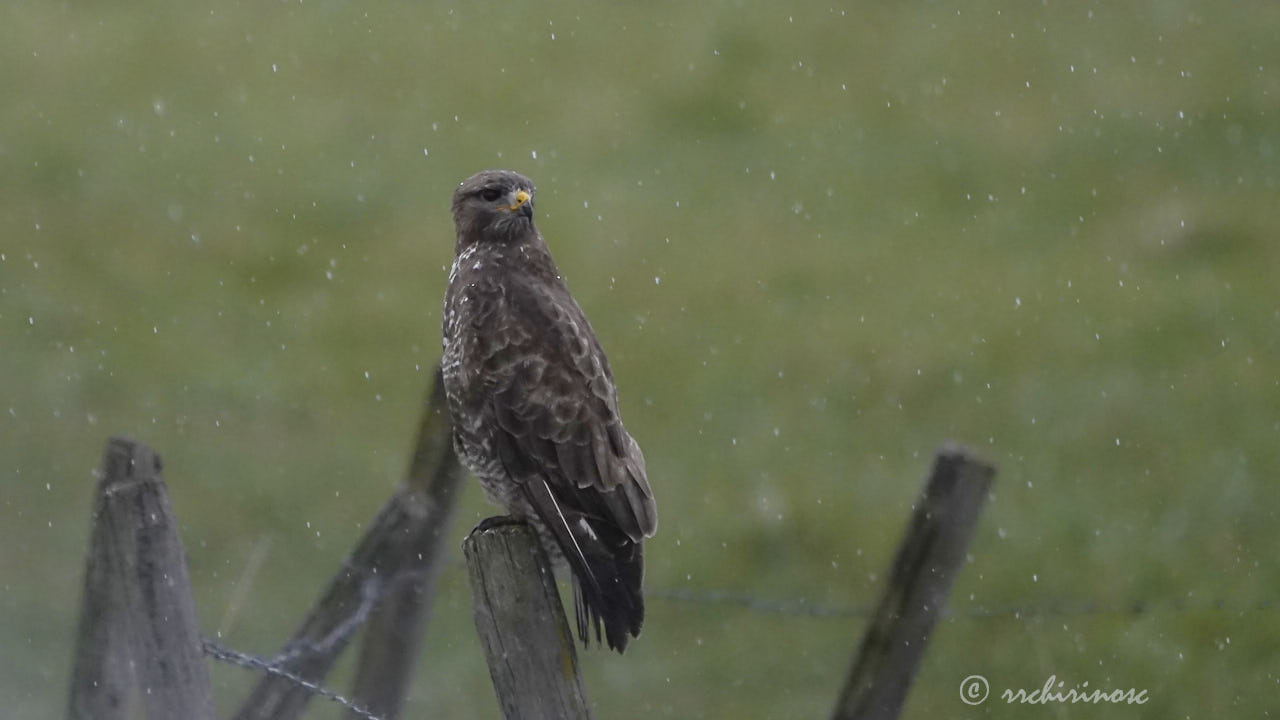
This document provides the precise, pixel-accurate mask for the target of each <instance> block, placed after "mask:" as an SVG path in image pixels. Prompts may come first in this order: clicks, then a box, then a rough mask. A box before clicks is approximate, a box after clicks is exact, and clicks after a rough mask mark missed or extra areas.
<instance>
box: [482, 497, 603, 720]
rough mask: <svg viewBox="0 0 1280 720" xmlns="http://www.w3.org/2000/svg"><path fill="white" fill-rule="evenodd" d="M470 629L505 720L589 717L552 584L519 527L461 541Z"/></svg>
mask: <svg viewBox="0 0 1280 720" xmlns="http://www.w3.org/2000/svg"><path fill="white" fill-rule="evenodd" d="M462 550H463V554H464V555H465V556H466V558H467V568H468V571H469V574H470V576H471V594H472V603H473V605H474V609H475V619H476V630H477V632H479V634H480V644H481V645H482V646H483V647H484V654H485V659H487V660H488V662H489V675H490V677H492V678H493V689H494V691H495V692H496V693H497V695H498V704H499V706H501V707H502V713H503V715H504V716H505V717H506V718H507V720H543V719H544V718H545V719H546V720H581V719H582V718H590V717H591V710H590V707H589V706H588V704H587V694H586V691H585V690H584V689H583V686H582V676H581V675H580V674H579V671H578V655H577V652H576V650H575V648H574V644H573V635H572V634H571V633H570V632H569V623H568V621H566V620H565V617H564V607H563V606H562V605H561V603H560V592H559V591H558V590H557V589H556V578H555V574H554V573H553V572H552V569H551V564H550V563H549V562H548V560H547V557H546V554H545V553H543V551H542V547H541V546H540V545H539V544H538V542H537V538H536V536H535V535H534V532H533V530H532V529H531V528H530V527H529V526H528V525H526V524H524V523H522V522H515V521H513V522H512V523H510V524H500V525H489V526H488V527H485V528H477V529H476V530H475V531H473V532H472V533H471V534H470V535H468V536H467V539H466V540H465V541H463V543H462Z"/></svg>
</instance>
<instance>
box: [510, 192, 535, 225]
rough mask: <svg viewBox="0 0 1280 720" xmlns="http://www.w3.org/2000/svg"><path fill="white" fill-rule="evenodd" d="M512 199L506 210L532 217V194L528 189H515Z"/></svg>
mask: <svg viewBox="0 0 1280 720" xmlns="http://www.w3.org/2000/svg"><path fill="white" fill-rule="evenodd" d="M512 199H513V202H512V203H511V205H509V206H507V209H508V210H510V211H511V212H518V213H520V214H521V215H523V216H525V217H527V218H531V217H533V196H532V195H530V194H529V191H528V190H517V191H516V193H515V195H513V196H512Z"/></svg>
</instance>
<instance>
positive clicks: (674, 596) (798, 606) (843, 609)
mask: <svg viewBox="0 0 1280 720" xmlns="http://www.w3.org/2000/svg"><path fill="white" fill-rule="evenodd" d="M645 597H646V598H654V599H658V600H664V601H667V602H676V603H691V604H695V605H716V606H725V605H729V606H736V607H739V608H742V609H744V610H747V611H749V612H754V613H760V614H768V615H784V616H790V617H807V618H819V619H831V618H856V617H869V616H870V615H871V614H872V613H873V612H875V608H874V606H871V605H832V604H825V603H816V602H812V601H810V600H808V599H806V598H778V599H770V598H761V597H757V596H755V595H751V594H750V593H745V592H735V591H728V590H714V589H712V590H703V589H692V588H650V589H646V590H645ZM1277 607H1280V602H1277V601H1275V600H1258V601H1253V602H1244V603H1241V602H1230V601H1227V600H1224V599H1222V598H1214V599H1206V600H1190V599H1187V598H1167V599H1160V600H1156V601H1152V600H1134V601H1131V602H1127V603H1103V602H1096V601H1091V600H1090V601H1081V602H1078V603H1074V604H1073V603H1057V604H1053V605H1032V604H1010V605H998V606H985V605H979V606H973V607H967V608H954V607H949V608H946V609H944V610H943V613H942V616H943V617H944V618H962V619H974V620H981V619H990V618H1001V617H1011V618H1015V619H1019V618H1023V617H1045V616H1060V617H1078V616H1087V615H1142V614H1144V613H1154V612H1175V613H1176V612H1202V611H1233V612H1257V611H1263V610H1274V609H1276V608H1277Z"/></svg>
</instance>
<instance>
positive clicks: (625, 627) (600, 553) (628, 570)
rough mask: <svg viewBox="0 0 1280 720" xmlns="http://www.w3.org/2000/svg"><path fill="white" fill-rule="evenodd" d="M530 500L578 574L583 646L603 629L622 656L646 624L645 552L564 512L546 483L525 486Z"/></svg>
mask: <svg viewBox="0 0 1280 720" xmlns="http://www.w3.org/2000/svg"><path fill="white" fill-rule="evenodd" d="M524 488H525V492H526V497H528V498H529V501H530V504H532V505H533V508H534V510H535V511H536V512H537V513H538V515H539V517H541V518H542V521H543V522H544V523H546V525H547V527H548V528H549V529H550V530H551V532H552V534H553V535H555V538H556V542H557V543H558V544H559V545H560V550H561V553H562V554H563V555H564V557H565V560H567V561H568V563H569V567H570V569H571V570H572V571H573V600H574V619H575V620H576V621H577V626H578V637H580V638H581V639H582V643H583V645H590V644H591V632H590V631H591V630H592V629H594V630H595V635H596V642H600V628H601V625H603V626H604V639H605V642H607V643H608V645H609V647H611V648H613V649H614V650H617V651H618V652H622V651H623V650H625V649H626V648H627V642H628V641H629V640H630V638H631V637H636V636H639V635H640V627H641V626H642V625H643V624H644V596H643V595H641V593H640V585H641V583H642V581H643V579H644V551H643V549H642V547H641V545H640V543H637V542H634V541H632V540H631V538H630V537H628V536H627V534H626V533H624V532H622V531H621V530H619V529H617V528H616V527H612V526H610V525H608V524H606V523H603V522H594V521H593V520H592V519H591V518H590V517H589V516H587V515H585V514H584V513H581V512H577V511H574V510H572V509H569V508H563V509H562V507H561V504H560V503H558V502H556V499H555V496H554V495H553V494H552V492H551V488H550V487H548V486H547V484H546V483H545V482H543V481H541V480H530V481H529V482H526V483H525V484H524Z"/></svg>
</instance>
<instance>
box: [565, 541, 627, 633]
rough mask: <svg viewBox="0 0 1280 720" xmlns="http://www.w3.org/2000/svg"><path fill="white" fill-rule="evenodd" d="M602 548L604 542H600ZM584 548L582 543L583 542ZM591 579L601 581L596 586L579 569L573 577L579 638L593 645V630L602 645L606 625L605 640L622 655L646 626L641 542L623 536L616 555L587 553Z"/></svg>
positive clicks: (616, 547)
mask: <svg viewBox="0 0 1280 720" xmlns="http://www.w3.org/2000/svg"><path fill="white" fill-rule="evenodd" d="M596 542H597V543H598V544H599V545H600V546H601V547H603V543H599V541H598V540H597V541H596ZM579 545H581V540H579ZM583 550H584V554H585V555H586V559H587V565H588V567H589V568H590V569H591V577H594V578H595V579H596V581H597V584H598V587H593V586H592V585H591V584H590V580H589V579H584V578H583V577H582V573H579V572H577V571H576V570H575V572H574V574H573V606H574V608H573V609H574V616H575V618H576V619H577V621H578V637H580V638H582V643H583V644H584V645H588V644H590V642H591V632H590V631H591V630H592V629H594V630H595V636H596V642H597V643H598V642H600V626H601V625H603V626H604V639H605V641H606V642H607V643H608V645H609V647H611V648H613V649H614V650H617V651H618V652H622V651H624V650H626V649H627V643H628V642H629V641H630V639H631V638H632V637H639V635H640V628H641V626H643V625H644V596H643V595H642V594H641V593H640V583H641V581H642V580H643V577H644V551H643V548H642V546H641V545H640V544H639V543H634V542H631V540H630V538H626V537H625V536H623V538H622V541H621V542H620V544H619V545H616V546H614V547H613V548H612V550H613V553H616V554H610V555H608V556H605V557H601V556H596V555H593V554H592V553H590V552H589V551H586V548H583Z"/></svg>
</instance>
